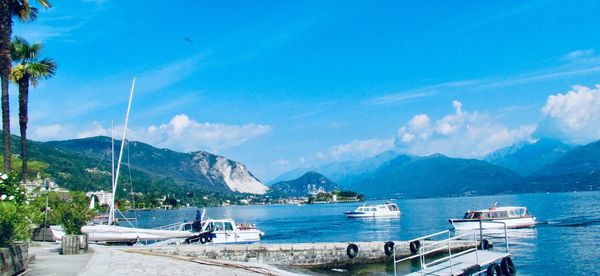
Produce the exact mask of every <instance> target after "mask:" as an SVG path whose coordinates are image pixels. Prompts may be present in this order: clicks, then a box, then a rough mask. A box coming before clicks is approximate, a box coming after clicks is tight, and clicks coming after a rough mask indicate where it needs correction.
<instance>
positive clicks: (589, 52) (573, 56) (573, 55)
mask: <svg viewBox="0 0 600 276" xmlns="http://www.w3.org/2000/svg"><path fill="white" fill-rule="evenodd" d="M593 56H594V49H586V50H576V51H573V52H570V53H568V54H566V55H565V56H564V57H563V59H564V60H567V61H574V60H578V59H581V58H589V57H593Z"/></svg>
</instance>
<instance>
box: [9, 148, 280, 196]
mask: <svg viewBox="0 0 600 276" xmlns="http://www.w3.org/2000/svg"><path fill="white" fill-rule="evenodd" d="M14 139H17V138H16V137H15V138H14ZM17 144H18V143H16V140H15V141H14V142H13V145H17ZM125 145H126V146H125V150H124V154H123V161H122V166H121V171H120V177H119V178H120V180H119V181H120V183H121V187H123V188H127V189H135V191H136V192H144V193H149V192H153V193H157V194H169V193H170V194H190V193H198V192H201V191H203V192H219V193H232V192H234V193H252V194H264V193H265V192H266V191H267V190H268V187H266V186H265V185H263V184H262V183H261V182H260V181H259V180H258V179H257V178H256V177H255V176H254V175H252V173H250V171H248V169H247V168H246V166H245V165H244V164H242V163H239V162H236V161H232V160H229V159H227V158H225V157H222V156H218V155H214V154H211V153H208V152H204V151H197V152H191V153H181V152H176V151H172V150H169V149H159V148H155V147H153V146H151V145H148V144H145V143H141V142H135V141H128V143H126V144H125ZM119 147H120V141H118V140H115V151H116V152H117V153H116V154H115V155H117V154H118V150H119ZM15 150H16V149H15ZM29 158H30V160H36V161H41V162H45V163H48V164H49V167H48V169H47V172H48V173H49V174H50V175H51V176H52V177H53V178H54V179H55V180H56V181H57V182H58V183H59V185H61V186H64V187H65V188H68V189H75V190H83V191H90V190H97V189H104V190H110V189H111V188H110V172H111V165H110V164H111V139H110V138H109V137H102V136H99V137H90V138H83V139H73V140H65V141H51V142H36V141H30V142H29ZM115 158H116V157H115ZM115 162H116V161H115ZM129 164H130V166H129ZM130 177H131V179H129V178H130ZM129 182H132V183H134V185H135V186H132V187H130V186H131V185H129V184H127V185H125V184H123V183H129Z"/></svg>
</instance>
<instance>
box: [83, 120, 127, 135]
mask: <svg viewBox="0 0 600 276" xmlns="http://www.w3.org/2000/svg"><path fill="white" fill-rule="evenodd" d="M121 129H122V127H121ZM121 131H122V130H121ZM94 136H110V131H109V130H107V129H106V128H104V127H103V126H102V124H100V123H99V122H93V123H92V124H91V125H90V126H89V127H87V128H86V129H84V130H83V131H81V132H79V133H77V138H84V137H94Z"/></svg>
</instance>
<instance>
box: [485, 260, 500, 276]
mask: <svg viewBox="0 0 600 276" xmlns="http://www.w3.org/2000/svg"><path fill="white" fill-rule="evenodd" d="M485 275H487V276H501V275H502V269H500V266H499V265H497V264H495V263H491V264H490V265H488V267H487V269H486V270H485Z"/></svg>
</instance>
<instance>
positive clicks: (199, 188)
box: [0, 136, 600, 198]
mask: <svg viewBox="0 0 600 276" xmlns="http://www.w3.org/2000/svg"><path fill="white" fill-rule="evenodd" d="M13 139H14V140H13V143H12V144H13V152H18V151H17V150H18V148H17V147H18V144H19V143H18V142H17V141H18V140H17V139H18V137H16V136H14V137H13ZM119 146H120V142H119V141H115V149H117V150H118V148H119ZM110 147H111V139H110V138H108V137H90V138H83V139H72V140H65V141H51V142H36V141H30V142H29V158H30V160H35V161H41V162H44V163H47V164H48V168H47V169H46V170H45V171H46V173H47V174H49V175H50V176H52V177H53V178H54V179H55V180H56V181H57V183H59V185H61V186H62V187H65V188H68V189H74V190H82V191H91V190H99V189H104V190H110V189H111V188H110V171H111V166H110V164H111V150H110ZM0 148H1V147H0ZM129 164H130V165H129ZM599 170H600V141H598V142H594V143H591V144H588V145H583V146H571V145H567V144H564V143H562V142H560V141H554V140H546V139H541V140H538V141H536V142H527V143H521V144H517V145H514V146H512V147H508V148H504V149H500V150H498V151H496V152H494V153H492V154H490V155H488V156H486V157H485V158H484V160H478V159H465V158H452V157H447V156H444V155H442V154H434V155H430V156H411V155H403V154H397V153H394V152H384V153H382V154H380V155H377V156H374V157H372V158H368V159H365V160H361V161H346V162H338V163H330V164H326V165H323V166H319V167H311V168H303V169H296V170H293V171H290V172H288V173H285V174H283V175H281V176H280V177H278V178H277V179H276V180H277V181H272V182H271V184H270V185H271V187H270V189H271V191H269V187H267V186H265V185H263V184H262V183H261V181H260V180H259V179H257V178H256V177H255V176H254V175H253V174H252V173H251V172H250V171H249V170H248V169H247V167H246V166H245V165H244V164H241V163H239V162H236V161H233V160H229V159H227V158H225V157H223V156H218V155H215V154H212V153H208V152H205V151H197V152H190V153H181V152H176V151H172V150H169V149H159V148H155V147H153V146H151V145H148V144H145V143H141V142H135V141H129V142H128V143H127V144H126V147H125V151H124V155H123V161H122V168H121V172H120V174H121V175H120V183H121V184H120V187H122V188H123V189H124V190H121V189H120V190H119V191H118V192H119V193H125V191H133V190H134V191H135V192H142V193H145V194H154V195H157V196H158V195H164V194H175V195H178V196H185V195H190V194H192V195H198V194H203V193H211V192H212V193H223V194H228V193H249V194H266V193H267V195H279V196H286V195H287V196H304V195H307V194H310V193H311V192H314V191H318V190H324V191H330V190H332V189H347V190H352V191H356V192H359V193H362V194H365V196H367V197H371V198H383V197H436V196H453V195H465V194H467V195H468V194H471V195H472V194H496V193H520V192H555V191H572V190H597V189H600V186H599V183H600V173H599ZM290 180H293V181H290ZM130 183H134V185H131V184H130Z"/></svg>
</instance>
